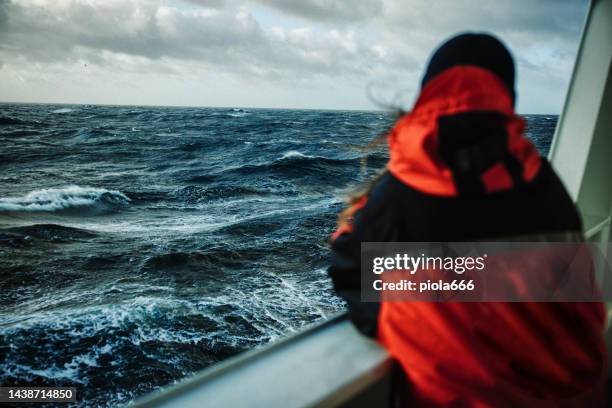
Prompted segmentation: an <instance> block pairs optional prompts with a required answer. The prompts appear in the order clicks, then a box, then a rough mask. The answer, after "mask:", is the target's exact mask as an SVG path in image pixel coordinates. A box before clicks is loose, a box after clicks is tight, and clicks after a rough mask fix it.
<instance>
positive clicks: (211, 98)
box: [0, 0, 587, 113]
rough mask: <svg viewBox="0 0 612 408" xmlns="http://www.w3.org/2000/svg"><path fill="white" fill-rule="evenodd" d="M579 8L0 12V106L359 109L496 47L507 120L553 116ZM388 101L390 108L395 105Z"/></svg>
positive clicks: (374, 5)
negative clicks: (505, 71)
mask: <svg viewBox="0 0 612 408" xmlns="http://www.w3.org/2000/svg"><path fill="white" fill-rule="evenodd" d="M586 8H587V4H586V1H585V0H567V1H563V0H548V1H543V0H538V1H534V0H501V1H494V2H493V1H488V2H485V1H482V0H475V1H467V0H465V1H461V0H443V1H442V0H437V1H433V0H432V1H416V0H296V1H290V0H252V1H238V0H227V1H224V0H98V1H96V0H0V100H1V101H21V102H61V103H104V104H146V105H196V106H242V107H288V108H331V109H372V108H375V105H373V104H372V102H371V101H370V99H371V98H369V97H368V92H367V91H366V90H367V88H368V87H369V89H370V93H371V94H372V95H373V96H374V99H376V100H379V101H380V102H391V101H392V100H393V101H398V102H399V103H401V104H403V106H404V107H409V106H410V105H411V103H412V102H413V101H414V97H415V94H416V92H417V91H418V84H419V80H420V76H421V72H422V70H423V67H424V65H425V63H426V62H427V57H428V56H429V54H430V53H431V51H432V50H433V49H434V47H435V46H436V45H437V44H438V43H440V41H442V40H444V39H445V38H447V37H448V36H450V35H452V34H454V33H457V32H459V31H464V30H485V31H489V32H492V33H494V34H496V35H498V36H499V37H500V38H501V39H502V40H504V41H505V42H506V43H507V44H508V45H509V47H510V49H511V50H512V52H513V53H514V55H515V58H516V61H517V69H518V88H517V89H518V110H519V112H522V113H558V112H559V111H560V109H561V105H562V103H563V99H564V96H565V92H566V89H567V85H568V81H569V77H570V75H571V70H572V66H573V62H574V58H575V54H576V50H577V47H578V42H579V37H580V31H581V28H582V24H583V21H584V18H585V13H586ZM396 94H397V95H399V96H398V97H394V95H396Z"/></svg>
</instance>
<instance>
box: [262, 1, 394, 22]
mask: <svg viewBox="0 0 612 408" xmlns="http://www.w3.org/2000/svg"><path fill="white" fill-rule="evenodd" d="M257 1H258V2H259V3H260V4H263V5H265V6H269V7H272V8H275V9H278V10H280V11H282V12H285V13H288V14H291V15H294V16H298V17H302V18H306V19H309V20H312V21H316V22H326V21H331V22H338V21H346V22H355V21H361V20H366V19H370V18H372V17H374V16H377V15H380V14H381V12H382V7H383V3H382V1H381V0H301V1H286V0H257Z"/></svg>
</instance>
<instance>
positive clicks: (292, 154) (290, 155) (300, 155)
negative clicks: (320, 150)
mask: <svg viewBox="0 0 612 408" xmlns="http://www.w3.org/2000/svg"><path fill="white" fill-rule="evenodd" d="M293 158H306V159H314V158H315V157H314V156H310V155H308V154H304V153H302V152H299V151H297V150H290V151H288V152H287V153H285V154H283V155H282V156H281V158H280V159H281V160H285V159H293Z"/></svg>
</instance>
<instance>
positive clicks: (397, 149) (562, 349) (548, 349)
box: [329, 33, 607, 407]
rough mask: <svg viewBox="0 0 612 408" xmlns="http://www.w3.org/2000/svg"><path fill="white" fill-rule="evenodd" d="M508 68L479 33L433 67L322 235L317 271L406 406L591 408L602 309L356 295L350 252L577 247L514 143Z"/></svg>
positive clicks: (462, 39)
mask: <svg viewBox="0 0 612 408" xmlns="http://www.w3.org/2000/svg"><path fill="white" fill-rule="evenodd" d="M514 76H515V74H514V62H513V59H512V56H511V54H510V52H509V51H508V50H507V48H506V47H505V46H504V45H503V44H502V43H501V42H500V41H499V40H498V39H496V38H495V37H493V36H491V35H487V34H478V33H476V34H475V33H465V34H461V35H458V36H456V37H453V38H451V39H450V40H448V41H446V42H445V43H444V44H442V45H441V46H440V47H439V48H438V49H437V50H436V51H435V53H434V54H433V56H432V57H431V59H430V61H429V64H428V66H427V69H426V71H425V74H424V76H423V80H422V84H421V91H420V94H419V96H418V99H417V101H416V103H415V105H414V107H413V109H412V110H411V111H410V113H408V114H406V115H404V116H403V117H401V118H400V119H399V120H398V121H397V123H396V124H395V126H394V127H393V129H392V130H391V131H390V133H389V136H388V144H389V157H390V158H389V162H388V164H387V167H386V170H385V172H384V173H383V174H382V175H381V176H380V177H379V178H377V179H376V181H375V182H374V183H373V184H372V186H371V188H370V189H369V190H368V191H367V192H366V193H365V194H363V195H361V196H360V197H357V198H356V199H354V200H353V205H352V206H351V207H349V208H348V209H347V210H345V211H344V212H343V214H342V216H341V217H340V222H339V227H338V230H337V231H336V232H335V233H334V235H333V236H332V249H333V260H332V265H331V266H330V268H329V274H330V276H331V278H332V280H333V283H334V288H335V290H336V292H337V293H338V294H339V295H340V296H341V297H342V298H344V299H345V300H346V302H347V304H348V307H349V317H350V318H351V320H352V321H353V323H354V324H355V325H356V326H357V328H358V329H359V330H361V331H362V332H363V333H364V334H366V335H368V336H371V337H375V338H377V339H378V341H380V342H381V343H382V345H383V346H384V347H385V348H386V349H387V350H388V351H389V353H390V354H391V356H392V357H393V358H394V359H396V360H397V361H398V362H399V365H400V366H401V367H402V369H403V372H404V373H405V376H406V379H407V382H408V386H407V387H406V389H405V392H404V397H406V398H407V399H406V398H404V399H403V401H404V402H406V401H408V403H409V405H410V406H411V407H417V406H461V407H463V406H470V407H518V406H521V407H524V406H534V407H535V406H537V407H542V406H544V407H547V406H584V404H586V403H587V402H588V403H589V404H598V403H599V404H601V403H602V401H603V399H602V397H601V393H600V392H601V391H602V390H603V389H604V388H603V387H604V386H605V385H604V384H605V381H604V380H605V378H606V375H605V373H606V370H607V367H606V361H607V357H606V351H605V347H604V342H603V329H604V325H605V320H606V314H605V309H604V306H603V304H602V303H601V302H573V303H570V302H558V303H543V302H540V303H535V302H531V303H529V302H523V303H519V302H515V303H510V302H506V303H504V302H497V303H494V302H489V303H485V302H471V303H469V302H466V303H458V302H454V303H450V302H449V303H430V302H385V301H384V300H383V301H382V302H377V303H366V302H362V301H361V297H360V290H361V286H360V254H361V252H360V251H361V247H360V245H361V243H362V242H394V241H395V242H452V241H482V240H501V241H503V240H504V239H511V238H514V237H526V236H530V235H534V236H535V235H537V236H538V237H539V238H538V240H541V239H542V237H543V236H544V237H545V236H547V235H549V236H550V237H551V240H553V238H552V237H555V238H554V239H557V240H558V237H560V236H561V237H567V239H569V240H581V239H582V223H581V220H580V216H579V214H578V212H577V210H576V207H575V205H574V203H573V202H572V200H571V198H570V197H569V195H568V194H567V192H566V190H565V189H564V187H563V185H562V184H561V182H560V180H559V179H558V177H557V175H556V174H555V172H554V171H553V170H552V168H551V166H550V165H549V163H548V162H547V160H546V159H545V158H543V157H541V156H540V155H539V154H538V152H537V150H536V149H535V148H534V146H533V145H532V144H531V142H529V141H528V140H527V139H526V138H525V136H524V133H523V132H524V129H525V121H524V120H523V119H522V118H521V117H519V116H518V115H517V114H516V113H515V110H514V104H515V99H516V95H515V90H514Z"/></svg>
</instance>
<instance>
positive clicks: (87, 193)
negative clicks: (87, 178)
mask: <svg viewBox="0 0 612 408" xmlns="http://www.w3.org/2000/svg"><path fill="white" fill-rule="evenodd" d="M129 202H130V199H129V198H128V197H127V196H126V195H125V194H123V193H122V192H120V191H114V190H107V189H104V188H95V187H79V186H67V187H62V188H46V189H42V190H34V191H31V192H29V193H27V194H26V195H24V196H21V197H4V198H0V211H18V212H36V211H60V210H66V209H70V208H83V207H97V208H98V209H100V210H104V209H110V208H112V207H117V206H122V205H127V204H128V203H129Z"/></svg>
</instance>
